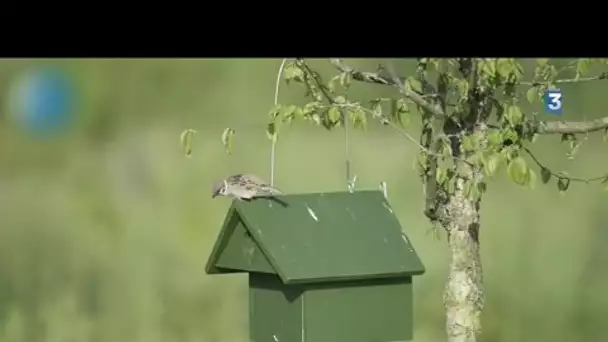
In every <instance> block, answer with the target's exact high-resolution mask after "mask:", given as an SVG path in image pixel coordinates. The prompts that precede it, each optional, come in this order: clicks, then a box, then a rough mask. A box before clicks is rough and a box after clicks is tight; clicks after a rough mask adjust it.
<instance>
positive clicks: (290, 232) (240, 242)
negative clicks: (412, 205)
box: [206, 191, 425, 342]
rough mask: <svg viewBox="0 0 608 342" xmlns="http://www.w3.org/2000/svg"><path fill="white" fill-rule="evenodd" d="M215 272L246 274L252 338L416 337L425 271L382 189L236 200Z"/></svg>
mask: <svg viewBox="0 0 608 342" xmlns="http://www.w3.org/2000/svg"><path fill="white" fill-rule="evenodd" d="M206 271H207V273H208V274H221V273H235V272H246V273H248V274H249V328H250V340H251V341H253V342H281V341H285V342H295V341H301V342H389V341H390V342H393V341H408V340H411V339H412V338H413V336H412V335H413V334H412V331H413V327H412V325H413V291H412V277H413V276H414V275H420V274H423V273H424V271H425V269H424V266H423V265H422V263H421V261H420V259H419V257H418V255H417V254H416V252H415V250H414V247H413V246H412V244H411V242H410V241H409V239H408V238H407V236H406V235H405V234H404V233H403V232H402V230H401V226H400V225H399V221H398V220H397V217H396V216H395V213H394V212H393V209H392V208H391V206H390V205H389V204H388V202H387V200H386V199H385V198H384V196H383V195H382V193H381V192H379V191H359V192H354V193H349V192H344V193H343V192H337V193H316V194H300V195H282V196H278V197H277V198H276V200H273V199H267V198H258V199H255V200H252V201H250V202H245V201H238V200H235V201H234V202H233V203H232V206H231V207H230V209H229V211H228V213H227V215H226V219H225V222H224V225H223V227H222V229H221V231H220V233H219V237H218V239H217V241H216V243H215V246H214V248H213V251H212V252H211V255H210V257H209V260H208V262H207V268H206Z"/></svg>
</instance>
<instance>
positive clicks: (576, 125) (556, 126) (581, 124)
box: [532, 116, 608, 134]
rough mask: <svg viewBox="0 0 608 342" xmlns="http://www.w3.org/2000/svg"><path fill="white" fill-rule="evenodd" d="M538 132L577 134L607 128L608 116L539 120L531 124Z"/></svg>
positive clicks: (534, 130)
mask: <svg viewBox="0 0 608 342" xmlns="http://www.w3.org/2000/svg"><path fill="white" fill-rule="evenodd" d="M532 125H533V127H532V129H533V132H535V133H538V134H566V133H570V134H579V133H590V132H595V131H600V130H603V129H608V116H605V117H603V118H600V119H595V120H589V121H540V122H536V123H533V124H532Z"/></svg>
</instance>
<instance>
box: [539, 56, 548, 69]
mask: <svg viewBox="0 0 608 342" xmlns="http://www.w3.org/2000/svg"><path fill="white" fill-rule="evenodd" d="M547 62H549V58H537V59H536V63H537V64H538V65H539V66H541V67H542V66H544V65H545V64H547Z"/></svg>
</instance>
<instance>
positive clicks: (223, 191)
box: [220, 187, 226, 195]
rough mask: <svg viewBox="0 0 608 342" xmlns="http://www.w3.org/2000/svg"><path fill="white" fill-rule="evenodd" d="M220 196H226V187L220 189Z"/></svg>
mask: <svg viewBox="0 0 608 342" xmlns="http://www.w3.org/2000/svg"><path fill="white" fill-rule="evenodd" d="M220 194H222V195H225V194H226V188H225V187H222V188H221V189H220Z"/></svg>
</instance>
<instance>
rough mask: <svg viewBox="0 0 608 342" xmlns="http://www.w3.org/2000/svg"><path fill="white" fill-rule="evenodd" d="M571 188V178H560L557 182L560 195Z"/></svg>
mask: <svg viewBox="0 0 608 342" xmlns="http://www.w3.org/2000/svg"><path fill="white" fill-rule="evenodd" d="M569 186H570V178H562V177H560V178H559V179H558V180H557V190H559V192H560V193H564V192H565V191H566V190H568V187H569Z"/></svg>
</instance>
